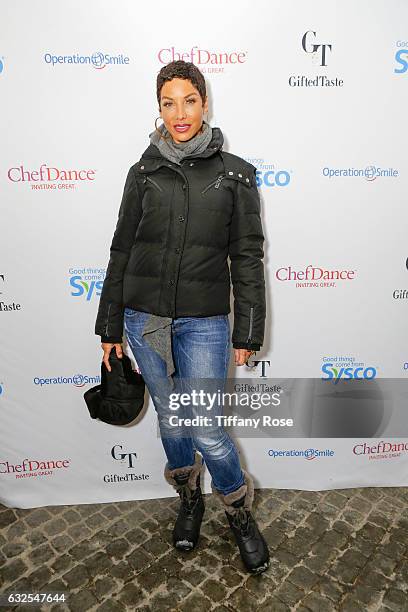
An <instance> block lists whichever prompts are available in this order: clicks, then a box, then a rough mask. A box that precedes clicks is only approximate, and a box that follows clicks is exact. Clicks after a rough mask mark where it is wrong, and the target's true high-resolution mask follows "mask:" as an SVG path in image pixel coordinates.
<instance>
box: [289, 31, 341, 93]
mask: <svg viewBox="0 0 408 612" xmlns="http://www.w3.org/2000/svg"><path fill="white" fill-rule="evenodd" d="M332 47H333V45H332V43H327V42H324V43H323V42H322V41H321V40H320V37H319V36H318V34H317V32H316V31H315V30H306V32H305V33H304V34H303V36H302V39H301V49H302V51H303V53H304V54H306V55H308V56H309V58H311V61H312V64H313V65H314V66H316V67H317V69H320V68H322V67H323V68H326V67H327V65H328V61H329V58H330V56H331V53H332ZM288 83H289V86H290V87H343V83H344V81H343V79H340V78H339V77H338V76H336V77H333V78H328V77H327V76H326V75H325V74H320V75H319V74H316V75H313V77H312V78H311V77H310V76H306V75H304V74H303V75H291V76H290V77H289V80H288Z"/></svg>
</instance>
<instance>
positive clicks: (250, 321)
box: [247, 306, 254, 344]
mask: <svg viewBox="0 0 408 612" xmlns="http://www.w3.org/2000/svg"><path fill="white" fill-rule="evenodd" d="M253 321H254V306H251V308H250V311H249V331H248V338H247V342H248V344H249V343H250V342H251V341H252V326H253Z"/></svg>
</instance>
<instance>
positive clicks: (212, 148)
mask: <svg viewBox="0 0 408 612" xmlns="http://www.w3.org/2000/svg"><path fill="white" fill-rule="evenodd" d="M223 144H224V136H223V133H222V131H221V129H220V128H219V127H213V128H212V138H211V140H210V142H209V145H208V147H207V148H206V149H205V151H203V152H202V153H194V154H192V155H186V156H185V157H184V158H183V159H189V158H193V157H195V158H197V157H211V155H214V154H215V153H217V151H220V150H221V149H222V146H223ZM142 158H147V159H165V158H164V157H163V155H162V154H161V152H160V150H159V149H158V147H156V145H154V144H152V143H150V145H149V146H148V147H147V149H145V151H144V152H143V154H142Z"/></svg>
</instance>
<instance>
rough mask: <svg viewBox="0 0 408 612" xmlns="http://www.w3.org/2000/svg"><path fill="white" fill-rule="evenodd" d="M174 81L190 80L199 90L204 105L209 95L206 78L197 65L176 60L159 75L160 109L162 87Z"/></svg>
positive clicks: (164, 67) (158, 98)
mask: <svg viewBox="0 0 408 612" xmlns="http://www.w3.org/2000/svg"><path fill="white" fill-rule="evenodd" d="M172 79H188V80H189V81H191V83H192V84H193V85H194V87H195V88H196V89H197V90H198V92H199V94H200V96H201V99H202V101H203V104H204V102H205V98H206V95H207V90H206V86H205V78H204V76H203V73H202V72H201V70H200V69H199V68H197V66H196V65H195V64H193V63H192V62H185V61H184V60H176V61H174V62H170V63H169V64H166V66H163V68H162V69H161V70H160V72H159V74H158V75H157V90H156V91H157V102H158V103H159V109H160V94H161V90H162V87H163V85H164V83H165V82H166V81H171V80H172Z"/></svg>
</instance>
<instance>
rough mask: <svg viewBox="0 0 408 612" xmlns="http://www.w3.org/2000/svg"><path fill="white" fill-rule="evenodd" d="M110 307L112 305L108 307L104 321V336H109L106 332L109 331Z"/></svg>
mask: <svg viewBox="0 0 408 612" xmlns="http://www.w3.org/2000/svg"><path fill="white" fill-rule="evenodd" d="M111 306H112V303H110V304H109V306H108V316H107V319H106V327H105V336H109V333H108V330H109V316H110V311H111Z"/></svg>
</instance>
